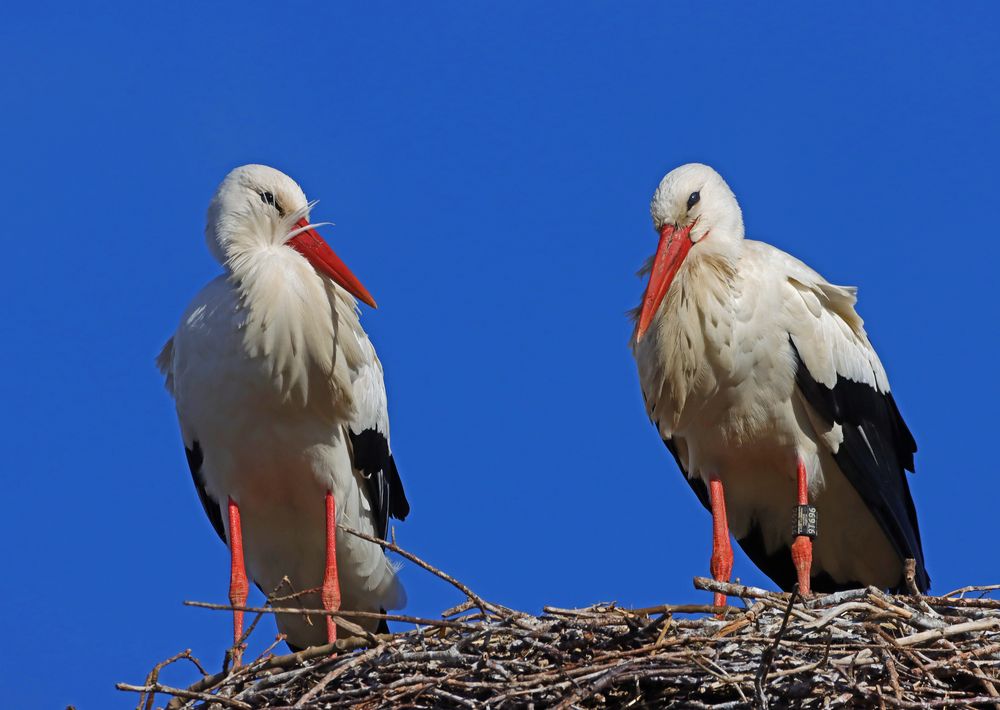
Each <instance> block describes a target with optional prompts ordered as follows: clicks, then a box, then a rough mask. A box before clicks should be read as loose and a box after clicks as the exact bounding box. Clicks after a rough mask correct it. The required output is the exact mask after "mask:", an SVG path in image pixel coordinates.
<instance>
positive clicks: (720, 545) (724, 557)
mask: <svg viewBox="0 0 1000 710" xmlns="http://www.w3.org/2000/svg"><path fill="white" fill-rule="evenodd" d="M708 490H709V495H710V498H711V501H712V559H711V562H710V564H709V568H710V569H711V571H712V577H713V578H714V579H715V580H716V581H718V582H728V581H729V579H730V576H731V575H732V573H733V546H732V544H731V543H730V542H729V520H728V519H727V517H726V498H725V494H724V492H723V490H722V481H721V480H719V479H718V478H713V479H711V480H710V481H709V483H708ZM713 603H714V604H715V606H726V595H725V594H722V593H721V592H716V593H715V599H714V602H713Z"/></svg>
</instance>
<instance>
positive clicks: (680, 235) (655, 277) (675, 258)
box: [635, 223, 694, 343]
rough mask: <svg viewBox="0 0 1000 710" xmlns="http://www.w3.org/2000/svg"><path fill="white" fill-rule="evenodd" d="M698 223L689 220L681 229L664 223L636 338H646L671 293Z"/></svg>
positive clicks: (691, 243) (637, 340)
mask: <svg viewBox="0 0 1000 710" xmlns="http://www.w3.org/2000/svg"><path fill="white" fill-rule="evenodd" d="M692 227H694V224H693V223H692V224H689V225H688V226H686V227H684V229H681V230H680V231H678V230H677V228H676V227H674V225H672V224H665V225H663V229H661V230H660V246H658V247H657V248H656V256H655V257H654V259H653V270H652V271H651V272H650V274H649V284H647V286H646V295H645V296H643V298H642V310H641V311H640V312H639V326H638V328H636V331H635V342H637V343H638V342H639V341H640V340H642V336H643V335H645V333H646V330H647V329H648V328H649V324H650V323H652V321H653V316H655V315H656V311H658V310H659V308H660V304H661V303H662V302H663V297H664V296H666V295H667V291H668V290H669V289H670V284H671V283H672V282H673V280H674V276H676V275H677V270H678V269H680V268H681V264H683V263H684V257H686V256H687V254H688V252H689V251H690V250H691V247H692V246H693V245H694V242H692V241H691V228H692Z"/></svg>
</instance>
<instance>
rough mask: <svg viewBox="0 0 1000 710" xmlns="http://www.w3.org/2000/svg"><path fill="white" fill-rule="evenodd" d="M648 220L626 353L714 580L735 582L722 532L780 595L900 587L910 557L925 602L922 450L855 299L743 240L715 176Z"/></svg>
mask: <svg viewBox="0 0 1000 710" xmlns="http://www.w3.org/2000/svg"><path fill="white" fill-rule="evenodd" d="M653 217H654V222H655V223H656V227H657V230H658V231H660V232H661V234H662V238H661V247H660V250H659V251H658V253H657V256H656V260H655V261H654V263H653V265H652V267H651V279H650V283H649V288H648V289H647V293H646V297H645V299H644V303H643V305H642V306H641V307H640V312H639V314H638V315H639V322H638V324H637V328H636V337H634V338H633V351H634V354H635V358H636V362H637V365H638V368H639V377H640V382H641V385H642V390H643V394H644V397H645V400H646V407H647V412H648V414H649V416H650V418H651V420H652V421H653V422H654V423H655V424H656V426H657V428H658V430H659V434H660V436H661V438H662V439H663V440H664V442H665V443H666V444H667V446H668V447H669V448H670V450H671V452H672V453H673V454H674V456H675V458H676V460H677V462H678V465H679V466H680V467H681V470H682V471H683V472H684V473H685V474H686V476H687V477H688V480H689V482H690V483H691V485H692V487H693V488H694V489H695V492H696V493H697V494H698V497H699V499H700V500H701V501H702V503H703V504H704V505H705V506H706V507H707V508H709V509H710V510H712V511H713V516H714V518H715V522H716V530H715V535H714V548H715V549H714V551H713V559H712V569H713V574H715V576H716V577H717V578H720V579H728V576H729V570H730V568H731V565H732V557H731V552H729V550H728V545H729V541H728V531H726V526H727V525H728V530H729V531H731V532H732V533H733V534H734V535H735V536H736V538H737V539H738V540H739V542H740V544H741V545H742V547H743V548H744V550H745V551H746V552H747V553H748V555H749V556H750V558H751V559H752V560H753V561H754V562H755V563H756V564H757V565H758V566H759V567H760V568H761V569H762V570H763V571H764V572H765V573H766V574H768V575H769V576H770V577H771V578H772V579H774V580H775V582H776V583H777V584H779V585H780V586H781V587H782V588H785V589H790V588H791V587H792V586H793V585H794V584H795V583H796V582H798V583H799V584H800V588H802V589H803V590H806V591H807V590H809V588H810V587H812V588H815V589H816V590H818V591H826V590H832V589H837V588H843V587H851V586H858V585H869V584H872V585H875V586H878V587H882V588H896V587H900V586H902V584H903V562H904V560H905V559H906V558H908V557H911V558H914V559H916V561H917V580H916V582H917V585H918V586H920V587H921V588H924V589H925V588H926V587H927V585H928V583H929V580H928V578H927V574H926V571H925V570H924V565H923V552H922V549H921V545H920V535H919V531H918V527H917V520H916V514H915V511H914V507H913V502H912V500H911V498H910V493H909V489H908V486H907V482H906V479H905V472H904V468H905V469H910V470H912V468H913V453H914V452H915V450H916V445H915V444H914V441H913V438H912V437H911V435H910V433H909V431H908V429H907V427H906V425H905V424H904V423H903V420H902V418H901V417H900V414H899V411H898V409H897V407H896V404H895V401H894V400H893V397H892V394H891V393H890V390H889V383H888V380H887V378H886V375H885V371H884V369H883V367H882V364H881V363H880V361H879V359H878V356H877V355H876V354H875V351H874V349H873V348H872V346H871V343H870V342H869V340H868V337H867V335H866V333H865V330H864V328H863V324H862V321H861V319H860V318H859V317H858V315H857V313H856V312H855V310H854V304H855V300H856V299H855V290H854V289H853V288H847V287H841V286H834V285H832V284H829V283H827V282H826V281H825V280H824V279H823V278H822V277H821V276H820V275H819V274H817V273H816V272H815V271H813V270H812V269H810V268H809V267H807V266H806V265H805V264H803V263H801V262H800V261H798V260H797V259H795V258H793V257H791V256H789V255H788V254H785V253H784V252H782V251H780V250H778V249H776V248H774V247H771V246H769V245H767V244H764V243H761V242H756V241H751V240H745V239H743V224H742V216H741V214H740V211H739V206H738V205H737V203H736V200H735V198H734V197H733V196H732V193H731V192H730V191H729V188H728V186H726V184H725V183H724V182H723V181H722V179H721V178H720V177H719V176H718V174H717V173H715V172H714V171H713V170H711V168H708V167H707V166H703V165H688V166H683V167H681V168H678V169H677V170H675V171H673V172H672V173H671V174H670V175H668V176H667V177H666V178H665V179H664V181H663V183H661V186H660V188H659V190H658V191H657V194H656V196H655V197H654V201H653ZM800 479H801V480H800ZM800 504H804V505H806V506H807V507H806V508H804V509H803V512H805V513H809V512H810V508H809V506H811V507H812V509H814V511H815V512H816V513H818V519H819V532H818V535H816V536H815V539H814V540H813V539H811V537H810V536H809V535H806V534H804V533H805V532H806V531H805V530H799V531H796V528H795V513H796V508H797V506H798V505H800ZM796 532H800V533H803V534H801V535H797V534H796ZM793 558H794V561H793Z"/></svg>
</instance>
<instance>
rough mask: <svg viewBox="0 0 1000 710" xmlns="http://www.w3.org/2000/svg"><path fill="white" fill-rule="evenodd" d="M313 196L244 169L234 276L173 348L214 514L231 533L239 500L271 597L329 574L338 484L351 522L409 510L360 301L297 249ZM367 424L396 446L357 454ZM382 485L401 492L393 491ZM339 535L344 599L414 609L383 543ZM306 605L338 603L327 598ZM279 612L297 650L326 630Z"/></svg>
mask: <svg viewBox="0 0 1000 710" xmlns="http://www.w3.org/2000/svg"><path fill="white" fill-rule="evenodd" d="M310 207H311V205H309V204H308V203H307V202H306V199H305V196H304V195H303V194H302V191H301V189H299V187H298V185H296V184H295V183H294V182H293V181H292V180H291V179H290V178H288V177H287V176H286V175H284V174H282V173H280V172H278V171H277V170H274V169H271V168H268V167H265V166H260V165H248V166H244V167H242V168H238V169H236V170H234V171H233V172H232V173H230V174H229V176H227V177H226V179H225V181H224V182H223V183H222V185H221V186H220V188H219V190H218V192H217V194H216V196H215V198H214V199H213V200H212V204H211V207H210V208H209V213H208V226H207V228H206V233H207V237H208V242H209V247H210V250H211V251H212V253H213V255H215V256H216V258H217V259H219V261H220V262H221V263H222V264H223V266H224V268H225V274H224V275H222V276H219V277H218V278H216V279H215V280H213V281H211V282H210V283H209V284H208V285H207V286H205V288H204V289H202V290H201V292H200V293H199V294H198V295H197V296H195V298H194V299H193V300H192V302H191V304H190V305H189V306H188V308H187V311H186V312H185V314H184V316H183V318H182V319H181V323H180V326H179V327H178V329H177V332H176V333H175V334H174V336H173V338H171V340H170V341H168V343H167V344H166V346H165V347H164V349H163V352H162V353H161V355H160V357H159V359H158V364H159V366H160V368H161V370H162V371H163V373H164V375H165V376H166V381H167V388H168V389H169V390H170V392H171V394H173V396H174V398H175V400H176V404H177V415H178V419H179V421H180V426H181V434H182V436H183V439H184V445H185V447H186V448H187V450H188V457H189V462H191V464H192V465H191V468H192V475H193V476H194V478H195V483H196V485H198V486H199V487H200V488H203V490H201V489H200V490H199V494H200V495H201V496H202V502H203V503H204V504H205V507H206V512H208V514H209V517H210V518H211V519H212V521H213V524H214V525H215V526H216V529H217V530H218V531H219V533H220V535H223V536H224V537H225V539H226V540H227V541H228V540H229V537H230V536H229V525H228V520H227V515H226V505H227V501H228V500H229V499H230V498H231V499H232V500H233V501H234V502H235V503H236V504H237V505H238V507H239V512H240V515H241V517H242V531H243V545H244V551H245V557H246V565H247V569H248V572H249V574H250V576H251V577H252V579H253V580H254V581H256V582H257V584H258V585H259V586H260V587H261V588H262V589H263V591H265V592H266V593H269V592H271V591H272V590H274V589H275V588H276V587H279V585H281V583H282V579H283V578H284V577H287V578H288V579H289V581H290V583H291V587H292V588H293V589H294V591H300V590H303V589H310V588H316V587H319V586H320V585H321V583H322V581H323V575H324V556H325V549H326V547H325V545H326V529H325V525H324V519H325V518H324V515H325V513H324V497H325V494H326V492H327V491H332V493H333V495H334V498H335V500H336V510H337V522H338V523H342V524H344V525H346V526H348V527H352V528H355V529H358V530H360V531H363V532H366V533H368V534H370V535H375V536H378V535H380V534H382V533H383V532H384V530H380V527H382V523H380V520H381V519H382V518H383V517H384V516H385V515H386V514H387V513H388V512H389V511H392V512H394V513H396V514H397V516H398V517H402V516H405V512H406V510H408V507H407V506H406V502H405V496H403V494H402V488H401V485H400V484H399V479H398V476H397V474H396V470H395V464H394V462H393V461H392V457H391V453H390V452H389V424H388V414H387V408H386V395H385V387H384V384H383V378H382V366H381V363H380V362H379V360H378V357H377V356H376V354H375V349H374V347H373V346H372V344H371V342H370V341H369V339H368V337H367V335H366V334H365V332H364V330H363V329H362V328H361V324H360V322H359V314H358V309H357V305H356V303H355V300H354V298H352V296H351V295H350V294H348V293H347V291H345V290H344V288H342V287H341V286H339V285H337V284H335V283H334V282H333V281H332V280H331V278H329V277H328V276H326V275H324V274H321V273H319V272H318V271H317V268H315V265H314V263H312V260H311V259H310V258H308V257H307V256H304V255H303V253H301V252H300V251H299V250H297V249H296V248H293V246H292V244H294V243H295V242H294V241H293V240H294V237H295V236H296V235H299V234H304V233H305V232H306V231H308V230H309V229H311V228H312V227H313V226H315V225H308V224H306V223H305V222H306V220H307V218H308V213H309V209H310ZM317 238H318V237H317ZM324 246H325V245H324ZM361 288H362V292H363V296H364V297H367V292H364V291H363V287H361ZM368 298H370V297H368ZM362 434H364V435H365V436H367V437H370V438H371V437H374V438H375V439H378V440H379V441H380V442H383V441H384V451H380V452H374V453H373V452H372V451H371V450H370V449H371V447H370V446H368V447H367V449H368V450H366V451H364V452H359V451H357V450H356V449H358V448H359V443H358V437H359V436H360V435H362ZM361 445H364V443H363V442H362V444H361ZM359 456H367V457H368V459H369V460H359ZM373 456H375V457H379V458H377V460H374V459H373V458H372V457H373ZM380 485H381V487H382V489H383V491H386V490H391V492H392V493H394V494H396V495H395V497H396V500H395V501H389V500H385V499H382V500H380V498H383V496H382V495H376V493H375V492H376V491H377V490H378V489H379V486H380ZM384 497H385V498H388V496H384ZM379 506H381V507H382V508H383V509H381V510H380V509H378V507H379ZM400 513H401V515H399V514H400ZM336 543H337V552H336V560H337V568H338V571H339V581H340V590H341V595H342V601H341V608H343V609H350V610H361V611H373V612H378V611H379V610H380V609H398V608H400V607H402V606H403V605H404V604H405V602H406V596H405V593H404V590H403V588H402V585H401V584H400V582H399V580H398V578H397V576H396V570H395V568H394V567H393V565H392V564H391V563H390V562H389V561H388V560H387V559H386V556H385V554H384V553H383V551H382V549H381V548H380V547H379V546H378V545H375V544H374V543H370V542H366V541H363V540H361V539H359V538H357V537H354V536H351V535H349V534H346V533H343V532H339V533H338V534H337V538H336ZM289 591H291V590H289V589H288V588H287V586H286V587H285V588H284V589H283V590H279V594H281V593H288V592H289ZM301 601H302V605H303V606H307V607H315V608H322V604H321V602H320V597H319V594H318V593H316V594H311V595H309V596H307V597H305V598H304V599H302V600H301ZM296 604H298V602H296ZM277 623H278V627H279V629H280V630H281V631H282V632H284V633H286V634H287V635H288V639H289V642H290V643H291V644H292V645H295V646H307V645H314V644H317V643H324V642H325V641H326V634H327V632H326V626H325V622H324V620H323V619H322V618H321V617H317V618H314V619H312V620H311V623H310V620H307V619H304V618H303V617H301V616H292V615H289V616H279V617H278V619H277ZM359 623H362V625H363V626H366V627H368V628H370V629H372V630H374V629H375V628H376V623H375V622H371V621H369V622H359Z"/></svg>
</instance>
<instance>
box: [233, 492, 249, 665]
mask: <svg viewBox="0 0 1000 710" xmlns="http://www.w3.org/2000/svg"><path fill="white" fill-rule="evenodd" d="M229 552H230V575H229V603H230V604H232V605H233V606H246V603H247V592H248V591H249V585H248V584H247V571H246V568H245V567H244V565H243V527H242V525H241V523H240V509H239V507H238V506H237V505H236V501H234V500H233V499H232V498H230V499H229ZM242 639H243V612H242V610H234V611H233V653H232V659H233V667H236V666H238V665H240V663H242V660H243V644H242V643H241V641H242Z"/></svg>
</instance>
